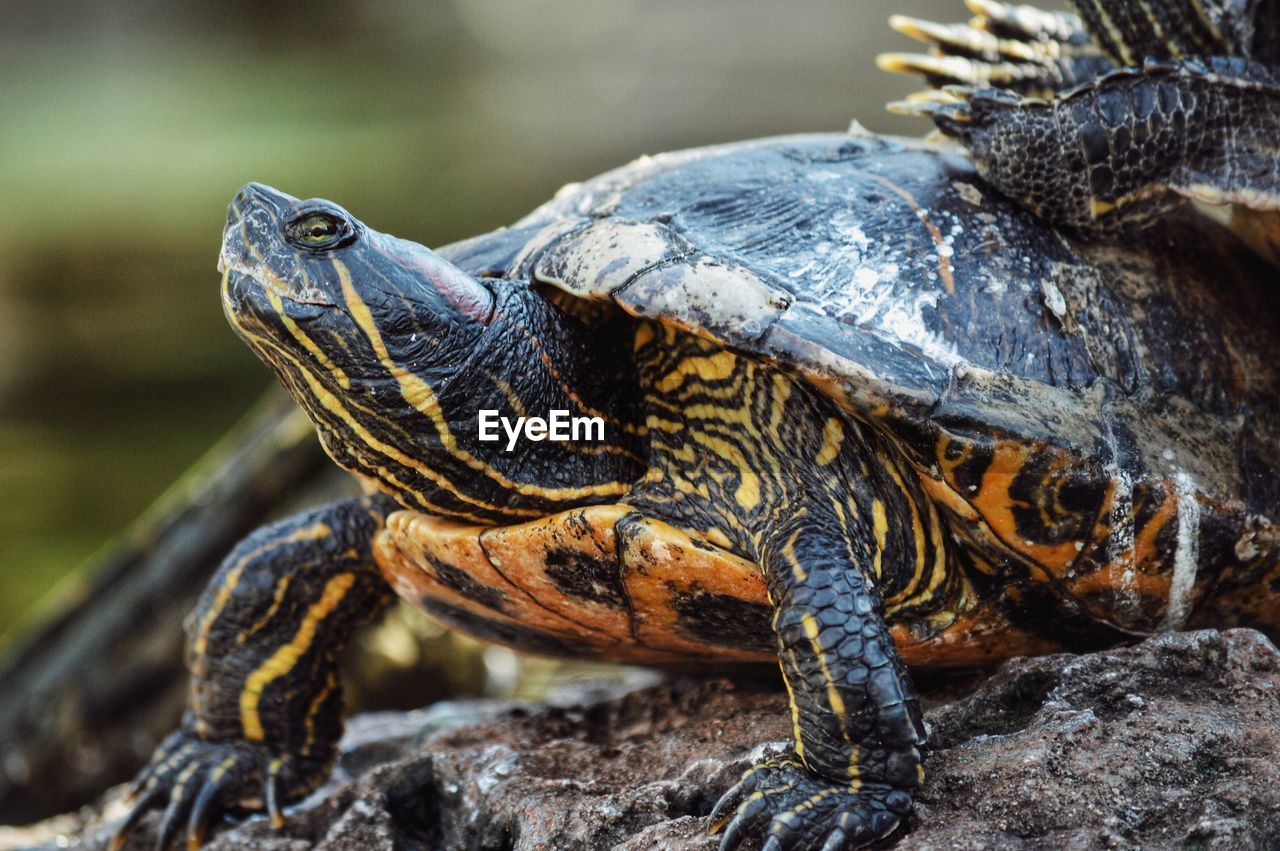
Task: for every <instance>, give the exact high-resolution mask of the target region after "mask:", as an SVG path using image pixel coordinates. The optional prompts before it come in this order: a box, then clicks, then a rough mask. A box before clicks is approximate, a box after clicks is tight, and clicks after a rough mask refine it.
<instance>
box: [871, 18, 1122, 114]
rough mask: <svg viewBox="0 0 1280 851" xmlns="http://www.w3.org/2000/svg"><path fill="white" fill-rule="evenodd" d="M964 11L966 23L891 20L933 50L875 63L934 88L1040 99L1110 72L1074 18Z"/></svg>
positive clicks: (888, 57) (883, 56) (888, 55)
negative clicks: (994, 90) (990, 90)
mask: <svg viewBox="0 0 1280 851" xmlns="http://www.w3.org/2000/svg"><path fill="white" fill-rule="evenodd" d="M969 7H970V9H971V10H972V11H973V13H974V17H973V18H972V19H971V20H970V21H969V22H968V23H964V24H936V23H932V22H930V21H923V20H920V19H918V18H912V17H908V16H905V15H894V16H893V17H891V18H890V19H889V25H890V26H892V27H893V28H894V29H896V30H898V31H899V32H901V33H903V34H904V35H907V36H910V37H911V38H914V39H916V40H917V41H921V42H924V43H925V44H927V45H929V46H930V48H931V49H930V51H929V52H928V53H885V54H881V55H880V56H879V57H877V59H876V62H877V64H878V65H879V66H880V67H881V68H883V69H884V70H886V71H893V72H896V73H902V74H913V75H920V76H922V77H924V79H925V82H927V83H928V84H929V85H930V86H933V87H935V88H939V87H942V86H947V85H956V84H961V85H971V86H996V87H999V88H1003V89H1009V90H1011V91H1016V92H1018V93H1020V94H1024V95H1037V96H1043V95H1048V94H1050V93H1052V92H1057V91H1061V90H1063V89H1066V88H1069V87H1071V86H1075V85H1078V84H1079V83H1082V82H1084V81H1085V80H1089V79H1092V78H1093V77H1096V76H1098V75H1099V74H1104V73H1106V72H1107V71H1110V70H1112V69H1114V68H1115V63H1114V62H1113V61H1112V60H1111V59H1110V58H1109V57H1107V56H1106V55H1105V54H1104V53H1103V52H1102V51H1101V49H1099V48H1098V47H1097V46H1096V45H1095V44H1094V42H1093V40H1092V39H1091V38H1090V36H1089V33H1088V32H1087V31H1086V30H1085V29H1084V23H1083V22H1082V21H1081V20H1080V18H1078V17H1077V16H1075V15H1072V14H1070V13H1067V12H1046V11H1041V10H1040V9H1036V8H1033V7H1030V6H1015V5H1009V4H1006V3H999V2H993V0H970V2H969ZM890 108H891V109H894V108H897V107H896V105H894V106H891V107H890Z"/></svg>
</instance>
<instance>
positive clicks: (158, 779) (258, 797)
mask: <svg viewBox="0 0 1280 851" xmlns="http://www.w3.org/2000/svg"><path fill="white" fill-rule="evenodd" d="M279 768H280V762H279V760H277V759H275V758H274V757H273V756H272V755H271V753H270V752H268V751H267V749H266V748H264V747H262V746H260V745H255V744H251V743H249V742H243V741H221V742H211V741H205V740H203V739H200V738H199V737H197V736H196V735H194V734H192V733H190V732H187V731H186V730H179V731H178V732H176V733H174V734H173V735H171V736H169V738H168V739H166V740H165V741H164V743H163V744H161V746H160V747H159V748H158V749H157V750H156V753H155V755H154V756H153V757H152V758H151V763H150V764H149V765H148V766H147V767H146V768H145V769H143V771H142V773H141V774H139V775H138V777H137V779H135V780H134V782H133V787H132V788H131V790H130V797H131V798H132V802H133V807H132V809H131V810H130V811H129V814H128V815H127V816H126V817H125V819H124V821H123V822H122V823H121V825H120V827H119V828H118V829H117V831H116V833H115V836H114V837H113V839H112V841H111V846H110V847H111V848H112V849H113V851H116V849H120V848H122V847H123V846H124V844H125V842H126V841H127V840H128V838H129V836H130V834H131V833H132V832H133V831H134V829H135V828H136V827H137V826H138V824H139V823H140V822H141V821H142V819H143V818H144V817H146V815H147V814H148V813H149V812H151V811H152V810H161V809H163V814H162V815H161V817H160V825H159V827H158V828H157V832H156V843H155V847H156V848H157V849H165V848H169V847H171V846H172V845H173V843H174V840H175V839H177V838H178V836H179V835H180V834H183V835H184V837H185V842H184V844H185V846H186V847H187V848H199V847H200V845H201V844H202V843H203V841H204V834H205V830H206V829H207V828H208V826H209V824H210V823H211V822H212V821H213V820H214V819H216V818H218V817H219V816H220V815H222V814H223V813H224V812H226V811H227V810H230V809H241V810H244V809H262V808H263V807H266V809H267V810H268V812H269V813H270V814H271V819H272V823H273V824H275V825H276V826H280V825H282V824H283V817H282V816H281V814H280V807H279V803H278V802H279V795H278V794H277V791H278V787H277V784H278V782H279V780H280V770H279Z"/></svg>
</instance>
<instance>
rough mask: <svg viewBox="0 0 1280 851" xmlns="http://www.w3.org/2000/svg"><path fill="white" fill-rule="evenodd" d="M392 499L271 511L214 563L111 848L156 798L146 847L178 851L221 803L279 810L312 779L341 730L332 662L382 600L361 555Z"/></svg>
mask: <svg viewBox="0 0 1280 851" xmlns="http://www.w3.org/2000/svg"><path fill="white" fill-rule="evenodd" d="M394 508H395V506H394V505H393V504H391V503H390V501H389V500H386V499H385V498H382V497H363V498H360V499H352V500H345V501H343V502H338V503H334V504H332V505H328V506H325V507H323V508H319V509H316V510H313V511H308V512H306V513H303V514H299V515H297V516H294V517H290V518H288V519H285V520H282V521H279V522H277V523H274V524H272V525H270V526H266V527H263V528H262V529H259V530H258V531H257V532H255V533H254V534H252V535H250V536H249V537H248V538H246V539H245V540H244V541H242V542H241V543H240V544H239V545H238V546H237V547H236V548H235V549H234V550H233V551H232V552H231V554H230V555H229V556H228V557H227V558H226V560H224V561H223V564H222V567H221V568H220V569H219V570H218V573H217V574H216V575H215V576H214V579H213V581H212V582H211V583H210V584H209V587H208V588H206V589H205V592H204V594H203V595H202V596H201V598H200V602H199V604H198V606H197V608H196V611H195V612H194V614H193V616H192V619H191V622H190V626H189V630H190V636H189V638H188V644H187V657H188V658H187V665H188V667H190V669H191V674H192V677H191V697H190V700H191V705H190V710H189V711H188V712H187V715H186V718H185V719H184V720H183V725H182V728H181V729H180V730H178V731H177V732H175V733H174V734H173V735H171V736H170V737H169V738H168V739H167V740H166V741H165V742H164V743H163V744H162V745H161V746H160V748H159V749H157V751H156V753H155V755H154V756H153V757H152V760H151V763H150V765H149V766H148V767H147V768H146V769H144V770H143V772H142V773H141V774H140V775H139V776H138V778H137V780H136V781H135V782H134V789H133V794H134V796H135V799H136V800H135V804H134V808H133V810H132V811H131V812H130V814H129V816H128V817H126V819H125V821H124V823H123V824H122V826H121V827H120V829H119V831H118V832H117V834H116V837H115V839H114V840H113V843H112V847H113V848H119V847H120V846H121V845H123V844H124V841H125V839H126V838H127V837H128V835H129V833H130V832H131V831H132V830H133V828H134V827H135V826H136V825H137V824H138V823H139V822H140V821H141V819H142V817H143V816H145V815H146V814H147V813H148V812H149V811H150V810H152V809H158V808H161V807H163V808H164V814H163V816H162V818H161V822H160V827H159V829H158V838H157V843H156V844H157V847H158V848H167V847H169V846H170V845H171V844H172V843H173V840H174V839H176V838H177V835H178V833H179V832H180V831H182V830H184V829H185V832H186V844H187V847H188V848H197V847H199V845H200V844H201V842H202V841H203V836H204V832H205V828H206V826H207V825H208V824H209V823H210V821H211V820H212V819H213V818H215V817H216V816H217V815H219V814H220V813H221V812H222V811H224V810H228V809H233V808H234V809H264V808H265V809H266V810H267V811H268V813H269V814H270V816H271V819H272V821H273V822H274V823H275V824H276V825H277V826H280V825H281V824H282V823H283V817H282V816H281V813H280V807H281V805H282V804H284V803H288V802H289V801H292V800H296V799H297V798H300V797H301V796H303V795H305V794H306V793H307V792H309V791H311V790H312V789H314V788H316V787H317V786H319V785H320V783H322V782H323V781H324V779H325V777H326V776H327V775H328V773H329V769H330V767H331V766H332V763H333V759H334V755H335V746H336V744H337V741H338V738H339V737H340V736H341V734H342V692H341V687H340V685H339V683H338V676H337V658H338V654H339V653H341V651H342V649H343V647H344V646H345V645H346V643H347V641H348V639H349V638H350V636H351V633H352V631H353V630H354V628H355V627H356V626H357V625H358V624H360V623H362V622H365V621H368V620H369V619H371V618H372V617H374V616H375V615H377V614H378V613H379V612H381V611H382V610H383V609H384V608H385V607H386V605H387V603H389V602H390V600H391V599H392V594H391V589H390V587H389V586H388V585H387V583H386V581H385V580H384V579H383V578H382V575H381V573H380V572H379V571H378V568H377V566H376V565H375V564H374V562H373V558H372V555H371V552H372V551H371V545H372V541H373V537H374V535H376V534H377V532H378V531H379V530H380V529H381V528H382V526H383V524H384V521H385V519H386V515H387V514H388V513H389V512H390V511H392V510H394Z"/></svg>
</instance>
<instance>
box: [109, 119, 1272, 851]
mask: <svg viewBox="0 0 1280 851" xmlns="http://www.w3.org/2000/svg"><path fill="white" fill-rule="evenodd" d="M1149 233H1150V235H1149V237H1148V239H1146V240H1144V241H1141V242H1135V243H1134V244H1131V245H1127V246H1117V245H1114V244H1109V243H1097V242H1089V241H1081V240H1076V239H1073V238H1071V237H1069V236H1067V235H1064V234H1063V233H1062V232H1060V231H1058V230H1056V229H1054V228H1052V227H1050V226H1048V225H1046V224H1045V223H1044V222H1043V221H1041V220H1039V219H1038V218H1036V217H1035V216H1033V215H1031V214H1030V213H1028V212H1027V211H1025V210H1024V209H1023V208H1021V207H1020V206H1018V205H1016V204H1014V203H1012V202H1010V201H1008V200H1007V199H1005V198H1004V197H1002V196H1000V195H998V194H995V193H984V192H983V191H982V190H981V189H980V188H979V180H978V176H977V174H976V172H975V170H974V167H973V165H972V163H971V162H969V161H968V160H967V159H966V158H965V157H964V156H963V155H962V154H961V153H959V152H958V151H955V150H945V149H942V148H937V147H927V146H922V145H920V144H917V143H913V142H909V141H903V140H896V139H892V138H887V137H879V136H875V135H872V134H869V133H865V132H861V131H851V132H848V133H818V134H805V135H794V136H783V137H776V138H769V139H762V140H755V141H748V142H739V143H733V144H727V145H722V146H714V147H708V148H697V149H692V150H688V151H683V152H676V153H670V154H663V155H658V156H654V157H646V158H642V159H641V160H638V161H636V162H634V163H632V164H630V165H628V166H624V167H622V168H620V169H618V170H615V171H612V172H608V173H606V174H604V175H602V176H600V177H597V178H595V179H592V180H589V181H587V182H585V183H582V184H577V185H571V186H569V187H566V188H565V189H564V190H562V191H561V192H560V193H559V194H558V195H557V196H556V197H555V198H554V199H553V200H551V201H549V202H548V203H546V204H545V205H543V206H541V207H539V208H538V209H537V210H535V211H534V212H532V213H531V214H529V215H528V216H527V217H525V218H524V219H522V220H520V221H519V222H517V223H516V224H514V225H512V226H511V227H509V228H504V229H500V230H498V231H495V232H493V233H489V234H486V235H483V236H479V237H476V238H474V239H470V240H466V241H464V242H461V243H455V244H453V245H449V246H446V247H444V248H441V249H439V250H438V251H431V250H429V249H428V248H425V247H423V246H421V245H419V244H417V243H413V242H410V241H407V240H403V239H400V238H397V237H394V236H390V235H387V234H383V233H380V232H378V231H376V230H374V229H373V228H372V227H370V226H368V225H366V224H364V223H363V222H361V221H360V220H358V219H356V218H355V217H354V216H352V215H351V214H350V213H348V212H347V211H346V210H344V209H343V208H342V207H340V206H338V205H336V204H334V203H332V202H329V201H324V200H299V199H298V198H295V197H293V196H291V195H287V194H285V193H283V192H280V191H277V190H274V189H271V188H269V187H266V186H263V185H260V184H249V185H247V186H245V187H244V188H243V189H241V190H240V191H239V193H238V194H237V195H236V196H235V198H234V200H233V201H232V203H231V206H230V211H229V213H228V217H227V222H226V228H225V232H224V240H223V244H222V248H221V253H220V256H219V267H220V269H221V271H222V273H223V276H222V285H221V298H222V304H223V307H224V310H225V313H226V315H227V317H228V318H229V320H230V322H231V324H232V326H233V327H234V329H235V331H236V332H237V333H238V334H239V335H240V336H241V337H242V338H243V339H244V341H245V342H246V343H248V345H249V346H250V347H251V348H252V350H253V351H254V352H255V353H256V354H257V355H258V356H259V357H260V358H261V359H262V360H263V361H264V362H265V363H266V364H267V365H268V366H269V367H270V368H271V369H272V371H273V372H274V373H275V374H276V376H277V377H278V378H279V380H280V381H281V383H282V384H283V385H284V386H285V387H286V388H287V389H288V390H289V392H290V393H291V394H292V395H293V397H294V398H295V400H296V401H297V402H298V404H299V405H300V406H301V407H302V409H303V410H304V411H305V412H306V413H307V414H308V415H309V416H310V418H311V419H312V420H313V421H314V424H315V426H316V428H317V430H318V433H319V436H320V440H321V442H322V444H323V446H324V448H325V450H326V451H327V453H328V454H329V455H330V457H332V459H333V460H334V461H335V462H337V464H338V465H340V466H341V467H343V468H345V469H347V470H349V471H351V472H352V473H354V474H355V475H356V476H357V478H358V479H359V480H360V481H361V482H362V483H363V485H364V488H365V490H364V493H363V494H362V495H360V496H358V497H354V498H349V499H345V500H342V501H339V502H337V503H334V504H330V505H326V506H321V507H318V508H314V509H310V510H307V511H304V512H303V513H301V514H298V515H296V516H293V517H289V518H286V519H283V520H279V521H276V522H274V523H272V524H270V525H267V526H265V527H263V528H262V529H260V530H259V531H258V532H255V533H254V534H252V535H250V536H249V537H248V538H247V539H245V540H244V541H243V542H242V543H241V544H239V545H238V546H237V547H235V548H234V550H233V551H232V552H231V553H230V554H229V555H228V556H227V558H226V560H225V562H224V563H223V565H222V566H221V568H220V569H219V570H218V572H217V574H216V576H215V577H214V579H213V580H212V582H211V583H210V585H209V586H208V588H207V589H206V590H205V592H204V594H203V596H202V598H201V601H200V603H199V605H198V607H197V609H196V611H195V612H194V613H193V615H192V617H191V619H190V622H189V627H188V633H189V634H188V659H189V667H190V669H191V687H190V710H189V712H188V713H187V715H186V717H185V719H184V721H183V723H182V726H181V728H180V729H179V730H178V731H177V732H175V733H174V734H173V735H172V736H171V737H169V738H168V739H167V740H165V741H164V742H163V743H161V745H160V746H159V747H158V749H157V750H156V753H155V755H154V756H153V758H152V760H151V762H150V764H149V765H148V766H147V767H146V768H145V769H144V770H143V771H142V772H141V773H140V774H139V776H138V777H137V779H136V781H135V783H134V785H133V787H132V788H133V798H134V804H133V808H132V810H131V811H130V813H129V815H128V816H127V817H126V818H125V820H124V821H123V823H122V826H121V827H120V829H119V832H118V834H117V840H116V844H117V845H119V844H123V842H124V841H126V840H127V837H128V836H129V835H130V832H131V831H133V830H134V828H135V826H136V825H137V824H139V822H140V820H141V819H143V817H144V816H145V815H146V814H147V813H148V812H149V811H152V810H155V809H159V808H163V818H162V819H161V822H160V827H159V828H158V831H159V844H160V845H161V846H162V847H163V846H167V845H169V844H170V843H171V842H173V841H174V839H176V838H177V837H178V835H179V834H180V833H182V832H185V833H186V838H187V842H188V845H189V846H191V847H195V846H198V845H199V844H200V843H201V842H202V839H203V837H204V835H205V832H206V829H207V826H208V825H209V824H210V823H211V821H212V820H213V819H215V818H216V817H218V816H219V815H220V814H232V815H234V814H236V813H241V812H245V811H252V810H265V812H266V813H267V814H268V815H269V816H270V818H271V819H272V821H273V822H274V823H275V824H277V825H283V824H284V823H285V817H284V814H283V808H284V806H285V805H286V804H287V803H288V802H290V801H294V800H297V799H299V798H300V797H302V796H304V795H306V794H307V793H308V792H310V791H311V790H313V789H315V788H316V787H317V786H318V785H319V784H320V783H321V782H322V781H323V780H324V778H325V777H326V774H327V773H328V771H329V769H330V766H331V765H332V763H333V760H334V755H335V746H336V741H337V739H338V737H339V734H340V732H341V728H342V718H341V685H340V683H339V682H338V678H337V673H336V667H335V658H336V656H337V654H338V653H339V652H340V650H341V648H342V646H343V645H344V644H345V643H346V642H347V640H348V638H349V637H350V635H351V633H352V630H353V629H354V628H355V626H356V625H357V624H360V623H362V622H365V621H368V620H370V619H371V618H373V617H374V616H376V614H377V613H378V612H379V611H380V610H381V609H382V608H383V607H384V606H385V605H387V603H388V602H389V601H391V600H392V599H394V598H395V597H397V596H398V597H400V598H402V599H404V600H407V601H408V602H409V603H411V604H413V605H414V606H416V607H418V608H421V609H422V610H424V611H425V612H427V613H428V614H429V615H431V616H433V617H434V618H436V619H438V620H439V621H441V622H443V623H444V624H446V625H448V626H450V627H453V628H455V629H458V630H461V631H463V632H465V633H468V634H470V635H473V636H475V637H477V638H479V639H481V640H484V641H491V642H496V643H500V644H505V645H509V646H511V647H514V648H517V649H519V650H522V651H525V652H531V653H535V654H546V655H554V656H573V657H580V658H589V659H596V660H606V661H619V662H630V663H640V664H650V665H656V666H671V667H680V668H687V669H690V668H691V669H701V670H709V671H712V672H724V671H728V670H731V669H736V668H738V667H739V666H752V665H760V664H763V665H773V666H777V667H778V668H779V669H780V671H781V675H782V680H783V683H784V684H785V686H786V689H787V691H788V693H789V701H790V707H791V719H792V721H793V731H794V732H793V735H794V738H793V741H792V743H791V747H790V748H789V749H788V750H786V751H785V752H782V753H776V754H773V755H766V756H764V757H763V758H761V759H760V760H759V761H758V762H756V763H755V764H754V765H752V767H751V768H750V769H749V770H748V771H747V772H746V773H745V775H744V776H743V777H742V779H741V780H740V781H739V782H737V783H736V785H734V786H733V787H732V788H730V789H729V790H727V791H726V792H725V793H724V794H723V796H722V797H720V798H719V800H718V802H717V803H716V804H715V806H714V808H713V809H711V811H710V813H709V821H708V827H709V830H711V831H712V832H713V833H720V834H721V835H722V839H721V844H720V847H721V848H722V849H728V850H729V851H731V849H734V848H737V847H738V846H739V845H740V844H741V843H742V842H743V841H744V840H745V839H746V838H747V837H751V836H755V837H759V838H761V839H762V840H763V841H764V843H765V845H764V847H765V848H767V849H770V851H779V849H800V848H815V849H819V848H820V849H825V850H826V851H837V850H838V849H845V848H853V847H858V846H860V845H863V844H866V843H868V842H871V841H874V840H875V839H876V838H878V837H883V836H885V835H887V834H889V833H890V832H892V831H893V830H895V829H896V828H897V827H898V825H899V824H900V823H901V821H902V819H903V817H904V815H905V814H906V813H907V812H908V811H909V809H910V807H911V802H912V800H913V794H914V793H915V792H916V790H917V789H918V788H919V787H920V785H921V783H922V782H924V781H923V778H924V774H923V765H924V762H923V759H924V754H925V750H926V743H927V735H926V733H927V731H926V728H925V725H924V723H923V720H922V715H921V711H920V705H919V698H918V696H917V693H916V690H915V686H914V685H913V680H912V674H911V671H912V670H931V669H948V668H951V669H954V668H971V667H986V666H990V665H993V664H995V663H997V662H999V661H1001V660H1004V659H1008V658H1010V657H1013V656H1016V655H1029V654H1042V653H1049V652H1058V651H1079V650H1084V649H1089V648H1095V647H1102V646H1107V645H1112V644H1116V643H1120V642H1125V641H1136V640H1138V638H1139V637H1141V636H1144V635H1148V634H1151V633H1157V632H1161V631H1165V630H1172V629H1180V628H1183V627H1185V626H1191V627H1196V626H1199V625H1208V624H1213V625H1229V624H1243V625H1250V626H1256V627H1259V628H1262V629H1267V630H1269V631H1271V633H1272V634H1274V633H1275V631H1276V627H1277V626H1278V625H1280V606H1277V605H1276V602H1277V589H1280V534H1277V531H1276V529H1275V527H1274V525H1273V523H1274V521H1275V513H1274V509H1275V506H1276V505H1278V504H1280V476H1277V472H1278V471H1280V402H1278V401H1277V400H1280V392H1278V391H1280V365H1277V359H1276V358H1275V353H1276V352H1277V351H1280V330H1277V329H1280V322H1277V321H1275V320H1276V319H1277V318H1280V293H1276V292H1275V291H1274V290H1273V289H1270V288H1267V287H1263V286H1258V285H1257V283H1258V282H1259V281H1260V280H1261V279H1263V278H1265V277H1266V276H1267V275H1269V274H1271V271H1270V268H1269V267H1268V266H1267V265H1266V264H1265V263H1264V262H1263V261H1261V260H1260V259H1258V258H1256V257H1254V256H1253V255H1252V254H1250V253H1249V252H1242V251H1240V250H1239V242H1238V239H1237V238H1236V237H1235V236H1233V235H1232V234H1231V233H1230V232H1229V231H1228V230H1227V229H1226V228H1225V227H1223V226H1222V225H1220V224H1218V223H1214V222H1212V221H1209V220H1206V219H1204V218H1203V217H1194V216H1177V215H1174V216H1169V217H1166V218H1165V219H1163V220H1162V221H1161V222H1159V223H1156V224H1155V225H1153V228H1152V230H1151V231H1150V232H1149ZM557 411H560V412H569V413H570V414H571V415H572V416H573V417H575V418H580V419H581V420H583V421H584V422H586V423H587V425H591V426H593V427H592V428H587V427H585V426H584V428H583V429H581V430H579V432H578V433H577V434H576V435H574V434H572V433H570V430H569V429H567V428H563V429H561V430H560V431H561V432H562V434H561V437H562V438H563V437H564V436H565V434H568V435H569V439H555V438H554V435H555V433H556V426H555V424H556V422H557V415H556V413H555V412H557ZM495 416H497V417H499V419H500V420H501V421H502V422H504V423H505V424H504V425H503V431H502V432H501V433H500V434H499V439H497V440H494V439H490V438H492V434H491V433H489V432H492V431H493V430H494V429H493V428H487V427H486V423H488V424H489V426H492V424H493V421H494V420H493V418H494V417H495ZM535 418H537V419H540V420H542V424H541V425H531V423H532V421H533V420H534V419H535ZM512 422H515V423H517V424H519V423H522V422H523V423H524V425H522V426H519V427H518V428H511V429H510V431H511V432H512V433H513V434H514V437H512V438H511V439H508V438H507V431H506V430H507V429H508V427H509V426H510V424H511V423H512Z"/></svg>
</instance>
